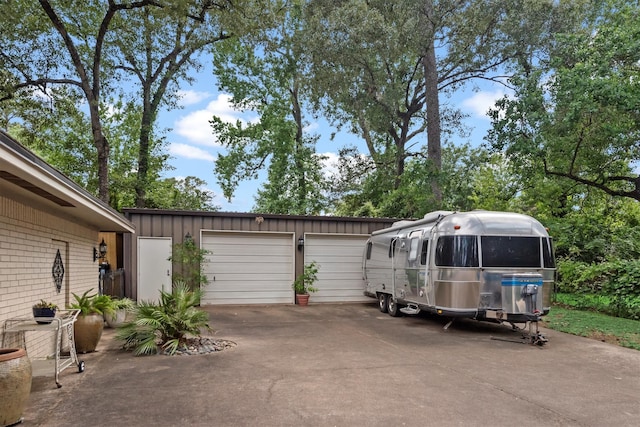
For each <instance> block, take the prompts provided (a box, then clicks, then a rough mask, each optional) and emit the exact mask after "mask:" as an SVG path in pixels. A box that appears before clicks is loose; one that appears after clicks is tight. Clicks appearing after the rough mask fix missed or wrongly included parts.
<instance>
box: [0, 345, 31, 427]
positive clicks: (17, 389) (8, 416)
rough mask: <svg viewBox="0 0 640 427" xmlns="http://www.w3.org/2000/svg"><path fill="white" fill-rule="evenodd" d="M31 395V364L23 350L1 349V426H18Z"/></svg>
mask: <svg viewBox="0 0 640 427" xmlns="http://www.w3.org/2000/svg"><path fill="white" fill-rule="evenodd" d="M29 393H31V362H30V361H29V357H27V352H26V351H25V350H24V349H22V348H0V426H8V425H11V424H16V423H18V422H20V421H21V420H22V412H23V411H24V408H25V407H26V405H27V402H28V401H29Z"/></svg>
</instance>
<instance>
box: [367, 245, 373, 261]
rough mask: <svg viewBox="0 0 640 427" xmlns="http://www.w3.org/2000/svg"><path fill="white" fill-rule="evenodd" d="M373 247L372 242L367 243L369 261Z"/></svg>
mask: <svg viewBox="0 0 640 427" xmlns="http://www.w3.org/2000/svg"><path fill="white" fill-rule="evenodd" d="M372 247H373V243H372V242H367V259H371V248H372Z"/></svg>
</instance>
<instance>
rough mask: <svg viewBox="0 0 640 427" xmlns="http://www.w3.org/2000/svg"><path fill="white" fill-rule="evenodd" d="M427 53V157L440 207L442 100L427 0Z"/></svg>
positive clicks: (425, 63) (425, 56)
mask: <svg viewBox="0 0 640 427" xmlns="http://www.w3.org/2000/svg"><path fill="white" fill-rule="evenodd" d="M424 12H425V16H424V19H425V27H424V28H425V37H427V40H428V41H427V43H426V44H425V52H424V55H423V57H422V65H423V67H424V79H425V100H426V106H427V155H428V157H429V160H430V161H431V165H432V167H433V176H432V177H431V191H432V192H433V197H434V201H435V203H436V205H437V206H435V207H436V208H439V207H440V204H441V203H442V189H441V188H440V184H439V182H438V175H439V173H440V170H441V169H442V147H441V140H440V99H439V96H438V69H437V63H436V51H435V25H434V22H433V19H434V14H433V0H425V3H424Z"/></svg>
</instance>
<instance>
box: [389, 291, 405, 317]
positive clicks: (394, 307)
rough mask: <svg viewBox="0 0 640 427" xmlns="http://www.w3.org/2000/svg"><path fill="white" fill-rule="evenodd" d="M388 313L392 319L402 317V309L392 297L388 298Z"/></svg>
mask: <svg viewBox="0 0 640 427" xmlns="http://www.w3.org/2000/svg"><path fill="white" fill-rule="evenodd" d="M387 313H389V316H391V317H400V316H402V312H401V311H400V307H398V303H397V302H396V300H395V299H394V298H393V297H392V296H391V295H389V296H387Z"/></svg>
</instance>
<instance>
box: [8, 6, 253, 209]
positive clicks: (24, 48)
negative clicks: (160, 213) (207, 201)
mask: <svg viewBox="0 0 640 427" xmlns="http://www.w3.org/2000/svg"><path fill="white" fill-rule="evenodd" d="M256 1H257V2H258V3H260V4H258V5H256V4H254V2H244V3H242V7H240V6H239V5H238V4H236V3H235V2H232V1H230V0H228V1H226V0H225V1H220V2H216V1H212V0H195V1H190V0H176V1H167V0H128V1H126V0H120V1H117V0H92V1H90V2H84V3H81V4H80V3H74V2H67V1H61V0H39V1H38V2H37V3H35V2H32V1H27V0H11V1H7V2H2V3H1V4H0V21H1V22H2V25H1V26H0V28H1V29H0V39H2V40H3V49H2V52H0V69H1V70H3V71H4V72H5V73H7V75H5V74H4V73H3V76H2V85H1V87H0V90H2V91H3V93H2V94H0V100H6V99H10V98H12V97H19V96H21V95H24V94H25V93H24V92H25V91H27V90H28V89H31V88H39V89H40V90H41V91H42V92H43V93H45V94H46V93H48V92H49V90H50V88H51V87H57V86H61V85H63V86H66V87H68V88H70V90H75V91H78V93H79V94H81V95H82V97H83V98H84V100H85V102H86V104H85V108H86V109H87V110H88V115H89V118H90V121H91V136H92V141H93V145H94V148H95V150H96V153H97V162H96V164H97V167H98V170H97V176H98V195H99V197H100V198H101V199H103V200H104V201H109V194H110V191H109V155H110V151H111V150H110V141H109V139H108V138H107V136H106V132H105V129H104V120H105V115H106V114H108V113H107V112H106V111H105V110H103V109H102V108H103V107H104V106H105V104H106V101H108V100H111V99H119V98H120V95H121V91H122V92H124V93H126V92H129V89H130V86H128V83H130V82H129V81H128V80H127V79H128V78H130V77H131V76H134V78H135V79H137V82H138V83H139V85H140V86H138V87H139V94H140V97H139V98H137V99H139V100H140V99H141V103H142V108H141V110H142V115H141V118H140V131H139V133H138V138H139V143H140V147H139V151H138V156H137V157H138V159H137V168H138V170H139V177H138V179H136V181H135V188H136V204H138V205H144V203H145V202H144V200H145V186H146V185H148V184H149V176H148V171H149V161H150V160H149V155H150V151H151V150H152V147H153V144H154V143H153V142H152V141H151V140H150V136H151V135H152V130H153V124H154V122H155V118H156V114H157V111H158V108H159V106H160V105H161V104H162V102H166V103H168V104H169V105H171V101H172V99H173V98H172V96H173V95H175V90H176V89H177V86H176V82H177V81H178V80H179V79H185V77H186V72H187V69H188V68H189V67H197V66H198V62H197V60H196V59H194V57H195V55H197V54H198V53H200V52H202V51H203V50H204V49H205V48H207V47H208V46H210V45H211V44H212V43H214V42H216V41H218V40H220V39H223V38H226V37H228V36H229V34H231V33H233V32H234V31H236V30H238V31H243V29H247V28H249V27H251V26H254V25H258V26H259V25H260V21H259V20H256V19H255V18H256V16H258V17H259V16H260V14H261V13H262V10H263V8H262V7H261V5H262V3H263V2H260V0H256ZM248 11H254V12H255V13H254V14H250V13H248ZM140 34H142V37H140ZM26 95H27V96H29V95H31V92H29V93H27V94H26Z"/></svg>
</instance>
